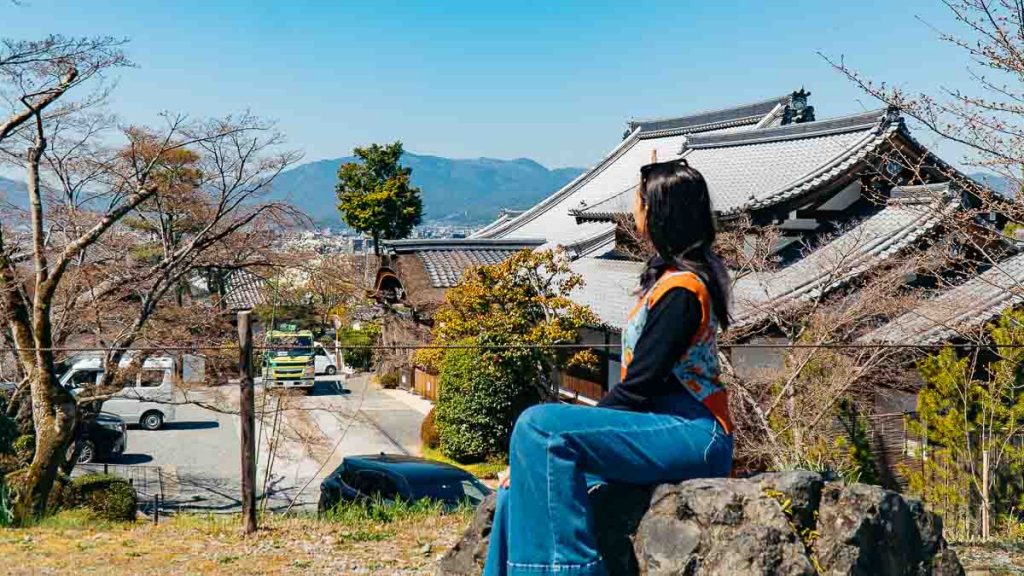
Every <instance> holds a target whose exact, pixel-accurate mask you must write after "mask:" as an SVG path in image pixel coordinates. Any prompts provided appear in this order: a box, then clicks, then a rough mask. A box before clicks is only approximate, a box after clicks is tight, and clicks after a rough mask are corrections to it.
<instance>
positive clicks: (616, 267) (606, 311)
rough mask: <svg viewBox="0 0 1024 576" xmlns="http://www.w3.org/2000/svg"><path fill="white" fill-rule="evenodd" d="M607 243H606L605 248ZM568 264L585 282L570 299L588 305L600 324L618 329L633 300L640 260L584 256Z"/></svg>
mask: <svg viewBox="0 0 1024 576" xmlns="http://www.w3.org/2000/svg"><path fill="white" fill-rule="evenodd" d="M611 247H612V246H611V245H610V244H609V245H607V248H608V249H611ZM569 266H570V267H571V268H572V270H573V272H576V273H577V274H579V275H580V276H582V277H583V280H584V282H585V284H584V285H583V286H582V287H581V288H579V289H578V290H577V291H576V292H574V293H573V295H572V299H573V300H574V301H576V302H578V303H580V304H584V305H586V306H589V307H590V309H591V310H592V311H593V312H594V314H596V315H597V317H598V318H599V319H600V320H601V322H602V323H603V324H605V325H607V326H610V327H612V328H616V329H620V330H621V329H622V327H623V326H624V325H625V322H626V315H627V314H628V313H629V310H630V308H632V307H633V304H635V303H636V296H635V295H634V292H635V291H636V289H637V287H638V286H639V280H640V272H642V271H643V266H644V264H643V263H642V262H635V261H632V260H615V259H611V258H600V257H587V258H580V259H579V260H576V261H574V262H572V263H571V264H570V265H569Z"/></svg>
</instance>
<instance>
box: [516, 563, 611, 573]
mask: <svg viewBox="0 0 1024 576" xmlns="http://www.w3.org/2000/svg"><path fill="white" fill-rule="evenodd" d="M507 566H508V574H509V575H510V576H513V575H515V574H573V575H579V576H604V575H605V574H606V572H605V569H604V562H603V561H601V560H594V561H593V562H587V563H586V564H525V563H520V562H508V563H507Z"/></svg>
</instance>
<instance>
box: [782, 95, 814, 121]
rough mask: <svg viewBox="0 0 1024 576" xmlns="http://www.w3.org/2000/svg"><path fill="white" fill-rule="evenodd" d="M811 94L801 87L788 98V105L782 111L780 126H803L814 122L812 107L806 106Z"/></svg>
mask: <svg viewBox="0 0 1024 576" xmlns="http://www.w3.org/2000/svg"><path fill="white" fill-rule="evenodd" d="M810 96H811V93H810V92H808V91H807V90H805V89H804V88H803V87H802V86H801V87H800V89H799V90H797V91H796V92H793V93H792V94H790V96H789V103H788V104H786V107H785V108H784V109H783V110H782V124H783V125H786V124H803V123H804V122H813V121H814V106H809V105H808V104H807V99H808V98H809V97H810Z"/></svg>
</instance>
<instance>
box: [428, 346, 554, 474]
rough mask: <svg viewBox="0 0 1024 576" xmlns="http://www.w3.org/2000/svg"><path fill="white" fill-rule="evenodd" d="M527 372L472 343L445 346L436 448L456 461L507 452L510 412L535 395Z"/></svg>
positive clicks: (513, 415) (512, 419)
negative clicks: (446, 348)
mask: <svg viewBox="0 0 1024 576" xmlns="http://www.w3.org/2000/svg"><path fill="white" fill-rule="evenodd" d="M473 343H474V340H473V339H469V340H464V341H462V342H460V343H459V345H460V346H471V345H472V344H473ZM528 373H529V371H526V370H522V369H518V368H517V367H516V366H515V364H512V363H510V362H508V361H503V360H502V359H500V358H498V357H497V356H495V355H494V354H492V353H487V352H485V351H483V350H482V349H481V348H478V347H458V348H452V349H449V350H447V351H446V352H445V356H444V360H443V362H442V366H441V374H440V377H439V380H438V388H439V389H440V392H439V395H438V399H437V406H436V408H435V412H436V413H435V420H436V424H437V432H438V436H439V438H440V449H441V453H442V454H444V455H445V456H447V457H449V458H451V459H453V460H455V461H457V462H462V463H467V462H480V461H484V460H487V459H489V458H495V457H501V456H503V455H505V454H507V453H508V443H509V437H510V436H511V433H512V425H513V424H514V423H515V420H516V418H517V417H518V416H519V414H520V413H521V412H522V411H523V410H525V409H526V407H527V406H530V405H531V404H534V403H536V402H537V401H538V399H539V398H538V396H537V393H536V391H535V389H534V388H533V387H532V386H531V385H530V383H529V382H528V381H526V378H527V377H526V376H524V374H528Z"/></svg>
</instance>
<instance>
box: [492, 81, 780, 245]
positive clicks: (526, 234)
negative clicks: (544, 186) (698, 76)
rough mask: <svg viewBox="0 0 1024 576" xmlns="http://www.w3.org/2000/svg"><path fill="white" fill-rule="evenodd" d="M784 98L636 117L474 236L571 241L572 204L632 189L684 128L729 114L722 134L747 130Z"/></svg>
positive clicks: (767, 120) (671, 150)
mask: <svg viewBox="0 0 1024 576" xmlns="http://www.w3.org/2000/svg"><path fill="white" fill-rule="evenodd" d="M786 98H788V97H786ZM786 98H775V99H771V100H766V101H763V102H757V103H754V104H747V105H743V106H736V107H733V108H728V109H724V110H719V111H714V112H703V113H700V114H696V115H691V116H686V117H681V118H672V119H665V120H651V121H638V122H635V123H633V124H631V125H630V126H631V131H630V132H629V134H628V135H627V136H626V138H625V139H624V140H622V142H620V143H619V144H618V145H617V146H616V147H615V148H614V149H612V150H611V151H610V152H609V153H608V154H607V155H606V156H605V157H604V158H602V159H601V161H600V162H598V163H597V164H596V165H595V166H593V167H592V168H590V169H589V170H587V171H586V172H584V173H583V174H581V175H580V176H578V177H577V178H576V179H574V180H573V181H572V182H570V183H569V184H567V185H565V186H564V187H562V188H561V189H560V190H558V191H557V192H555V193H554V194H552V195H550V196H548V197H547V198H545V199H544V200H542V201H541V202H539V203H537V204H536V205H534V206H533V207H531V208H530V209H529V210H526V211H525V212H524V213H522V214H520V215H518V216H516V217H514V218H508V217H501V218H499V220H498V221H495V222H492V223H491V224H489V225H488V226H486V227H485V228H483V229H482V230H479V231H477V232H476V233H475V234H474V235H473V236H474V237H475V238H501V237H505V236H515V237H518V238H543V239H545V240H546V241H547V242H549V243H553V244H556V245H564V244H566V243H569V242H572V240H571V239H566V236H570V235H572V228H573V227H574V226H575V224H576V221H575V217H574V216H573V215H571V214H570V213H569V212H570V210H572V209H575V208H579V207H580V206H581V203H583V204H584V205H586V204H595V203H597V202H599V201H601V200H604V199H606V198H609V197H611V196H613V195H615V194H617V193H619V192H622V191H625V190H628V189H632V188H633V187H635V185H636V183H637V181H638V180H639V174H640V167H641V166H643V165H644V164H648V163H650V162H651V158H652V157H654V156H656V157H657V158H659V159H661V160H670V159H673V158H678V157H679V156H680V154H681V153H682V150H683V144H684V142H686V139H687V135H688V134H689V135H696V134H697V133H698V132H704V133H706V135H710V134H712V133H714V132H707V131H708V130H713V127H709V126H710V122H709V121H710V120H711V119H714V118H719V119H726V118H728V119H731V120H730V121H732V122H740V124H737V125H736V126H733V127H732V128H729V129H725V128H722V130H721V133H722V134H725V133H730V132H733V131H736V127H737V126H747V128H745V130H744V131H747V132H750V131H757V130H761V129H763V128H759V126H770V125H771V124H772V122H773V121H774V117H775V114H776V112H777V111H776V109H775V108H776V106H777V105H779V104H780V103H783V104H784V102H783V101H784V100H785V99H786ZM768 104H771V106H769V105H768ZM783 107H784V106H783ZM758 110H765V113H764V114H762V115H761V117H760V119H759V120H757V121H756V122H749V121H750V120H751V119H752V117H753V115H754V114H753V112H756V111H758ZM697 119H701V120H699V121H698V120H697ZM716 122H717V120H716ZM743 122H748V123H747V124H743ZM655 128H657V129H655Z"/></svg>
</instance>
